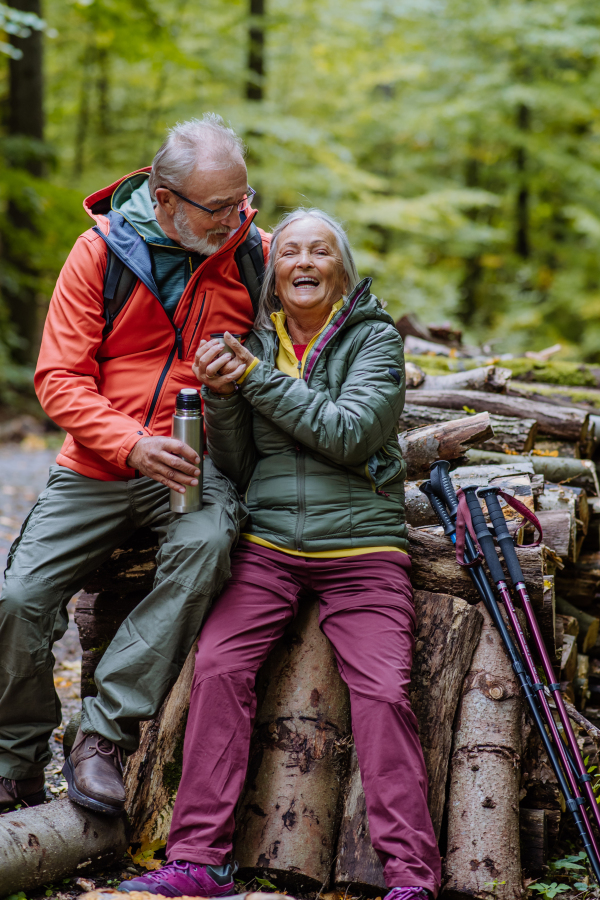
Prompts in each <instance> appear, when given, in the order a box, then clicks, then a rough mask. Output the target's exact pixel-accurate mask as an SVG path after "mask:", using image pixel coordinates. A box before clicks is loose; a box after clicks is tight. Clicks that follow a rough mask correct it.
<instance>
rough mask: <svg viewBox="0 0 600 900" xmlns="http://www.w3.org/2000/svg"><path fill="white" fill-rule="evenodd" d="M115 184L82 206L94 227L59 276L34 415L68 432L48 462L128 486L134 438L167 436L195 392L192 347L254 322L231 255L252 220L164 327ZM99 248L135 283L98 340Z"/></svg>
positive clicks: (201, 274)
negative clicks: (183, 398)
mask: <svg viewBox="0 0 600 900" xmlns="http://www.w3.org/2000/svg"><path fill="white" fill-rule="evenodd" d="M142 171H149V169H144V170H142ZM126 177H130V176H126ZM123 180H124V179H121V180H120V181H118V182H115V184H112V185H110V187H107V188H104V189H103V190H101V191H98V192H97V193H95V194H92V196H91V197H88V198H87V199H86V200H85V202H84V209H85V210H86V212H87V213H88V214H89V215H90V216H91V217H92V218H93V219H95V221H96V223H97V224H96V226H95V227H93V228H91V229H90V230H89V231H86V232H85V233H84V234H82V235H81V236H80V237H79V238H78V239H77V241H76V243H75V246H74V247H73V250H72V251H71V253H70V254H69V256H68V258H67V261H66V262H65V265H64V266H63V269H62V271H61V273H60V276H59V278H58V281H57V283H56V288H55V290H54V294H53V296H52V300H51V303H50V308H49V310H48V316H47V318H46V324H45V327H44V334H43V338H42V346H41V349H40V355H39V359H38V364H37V369H36V373H35V389H36V392H37V395H38V398H39V401H40V403H41V405H42V407H43V409H44V410H45V412H46V413H47V414H48V415H49V416H50V418H51V419H53V421H54V422H56V424H57V425H59V426H60V427H61V428H64V429H65V431H67V433H68V434H67V437H66V439H65V442H64V444H63V446H62V448H61V451H60V453H59V454H58V457H57V459H56V461H57V463H59V464H60V465H62V466H66V467H67V468H69V469H73V470H74V471H75V472H79V473H80V474H81V475H86V476H87V477H88V478H96V479H100V480H101V481H115V480H125V479H128V478H133V477H134V475H135V472H134V470H133V469H131V468H130V467H128V466H127V458H128V456H129V454H130V453H131V450H132V448H133V447H134V445H135V444H136V443H137V441H138V440H139V439H140V437H143V436H145V435H170V434H171V416H172V414H173V410H174V407H175V397H176V395H177V392H178V391H179V390H181V388H183V387H196V388H197V387H199V384H198V382H197V381H196V378H195V376H194V374H193V372H192V362H193V360H194V355H195V352H196V349H197V347H198V343H199V341H200V340H201V338H205V339H207V340H208V337H209V335H210V334H211V333H216V332H223V331H231V332H233V333H236V334H246V333H248V332H249V331H250V329H251V328H252V324H253V320H254V313H253V309H252V302H251V299H250V295H249V293H248V291H247V290H246V288H245V287H244V285H243V284H242V283H241V281H240V275H239V271H238V267H237V264H236V261H235V259H234V253H235V251H236V249H237V248H238V247H239V246H240V244H241V243H242V242H243V241H244V239H245V238H246V236H247V232H248V230H249V228H250V223H251V222H252V219H253V218H254V216H255V215H256V211H255V210H253V211H252V212H251V213H250V214H249V215H248V217H247V218H246V220H245V221H244V222H243V223H242V225H241V227H240V228H239V229H238V231H236V233H235V234H233V235H232V236H231V237H230V238H229V240H228V241H227V243H226V244H225V245H224V246H223V247H222V248H221V249H220V250H218V251H217V252H216V253H214V254H213V255H212V256H209V257H208V258H207V259H206V260H204V262H202V263H201V265H200V266H198V268H197V269H196V271H195V272H194V273H193V275H192V276H191V277H190V280H189V282H188V284H187V286H186V288H185V290H184V291H183V294H182V295H181V298H180V300H179V303H178V305H177V308H176V310H175V313H174V314H173V319H172V320H171V319H170V318H169V316H168V315H167V313H166V312H165V310H164V308H163V306H162V304H161V302H160V300H159V299H158V296H157V292H156V286H155V283H154V278H153V276H152V268H151V262H150V251H149V249H148V247H147V245H146V244H145V242H144V240H143V239H142V238H141V237H140V236H139V235H138V234H137V233H136V232H135V229H134V228H133V226H131V225H130V224H129V223H128V222H126V220H125V219H123V217H122V216H120V215H119V214H118V213H116V212H114V211H113V210H111V204H110V199H111V197H112V194H113V193H114V191H115V190H116V189H117V187H118V186H119V184H121V182H122V181H123ZM261 238H262V244H263V253H264V256H265V259H266V258H267V256H268V246H269V240H270V237H269V235H266V234H265V233H264V232H261ZM107 245H108V246H110V248H111V251H112V252H114V253H115V254H116V255H117V256H119V258H120V259H122V260H123V262H125V263H126V264H127V265H128V266H129V268H131V269H132V270H133V271H134V273H135V274H136V275H137V276H138V279H139V280H138V281H137V283H136V285H135V287H134V289H133V293H132V295H131V297H130V298H129V300H128V301H127V303H126V304H125V306H124V308H123V309H122V310H121V311H120V312H119V314H118V315H117V317H116V318H115V320H114V326H113V328H112V330H111V331H110V333H109V334H107V335H106V337H103V333H102V332H103V328H104V326H105V325H106V322H105V318H104V297H103V292H104V273H105V270H106V264H107V256H108V251H107Z"/></svg>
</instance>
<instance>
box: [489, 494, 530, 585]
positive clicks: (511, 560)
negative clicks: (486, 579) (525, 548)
mask: <svg viewBox="0 0 600 900" xmlns="http://www.w3.org/2000/svg"><path fill="white" fill-rule="evenodd" d="M499 491H500V488H497V487H486V488H481V489H480V490H479V496H480V497H483V499H484V500H485V503H486V506H487V508H488V512H489V514H490V519H491V521H492V525H493V526H494V531H495V532H496V540H497V541H498V543H499V544H500V547H501V549H502V555H503V556H504V561H505V563H506V567H507V569H508V574H509V575H510V578H511V581H512V583H513V584H518V583H519V582H522V581H523V580H524V579H523V572H522V569H521V564H520V562H519V559H518V557H517V551H516V550H515V545H514V543H513V539H512V538H511V536H510V533H509V531H508V527H507V525H506V519H505V518H504V513H503V512H502V509H501V507H500V502H499V500H498V493H499Z"/></svg>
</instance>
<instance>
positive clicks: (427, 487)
mask: <svg viewBox="0 0 600 900" xmlns="http://www.w3.org/2000/svg"><path fill="white" fill-rule="evenodd" d="M430 468H431V475H432V479H431V482H425V483H424V484H423V485H421V487H420V489H421V491H422V492H423V493H424V494H425V495H426V496H427V497H428V499H429V502H430V503H431V506H432V508H433V510H434V512H435V513H436V515H437V516H438V518H439V519H440V522H441V524H442V525H443V526H444V531H445V533H446V535H447V536H448V537H450V539H451V540H452V542H453V543H456V528H455V525H454V521H455V520H456V516H457V513H458V498H457V496H456V492H455V490H454V486H453V484H452V482H451V480H450V477H449V474H448V469H449V466H448V463H447V462H446V461H445V460H438V461H437V462H436V463H433V464H432V466H431V467H430ZM434 486H435V487H434ZM436 501H437V502H436ZM444 504H445V505H444ZM446 506H447V507H448V511H446ZM486 530H487V526H486ZM465 546H466V554H465V558H466V557H468V558H466V562H467V564H469V563H471V567H470V568H469V575H470V576H471V578H472V580H473V582H474V584H475V586H476V588H477V591H478V593H479V594H480V596H481V598H482V600H483V602H484V604H485V606H486V609H487V610H488V612H489V613H490V616H491V618H492V621H493V623H494V625H495V626H496V629H497V630H498V632H499V634H500V636H501V638H502V642H503V644H504V646H505V649H506V651H507V654H508V656H509V659H510V662H511V665H512V668H513V671H514V673H515V675H516V677H517V679H518V681H519V685H520V687H521V689H522V691H523V694H524V696H525V699H526V701H527V705H528V707H529V710H530V713H531V716H532V718H533V721H534V723H535V725H536V728H537V730H538V732H539V734H540V738H541V740H542V743H543V745H544V749H545V751H546V754H547V756H548V760H549V762H550V764H551V766H552V768H553V770H554V772H555V774H556V777H557V780H558V784H559V788H560V790H561V792H562V793H563V796H564V797H565V801H566V804H567V807H568V809H569V810H570V812H571V813H572V815H573V819H574V821H575V825H576V827H577V831H578V832H579V835H580V837H581V839H582V843H583V845H584V847H585V849H586V852H587V854H588V858H589V860H590V864H591V866H592V869H593V871H594V875H595V877H596V880H597V881H598V883H599V884H600V861H599V858H598V853H597V849H596V842H595V840H594V838H593V835H592V833H591V826H590V824H589V822H588V820H587V816H585V814H583V815H582V811H581V810H580V809H579V806H580V805H581V803H582V802H583V798H581V797H578V798H577V799H575V798H574V797H573V795H572V792H571V789H570V785H569V783H568V782H567V779H566V777H565V774H564V772H563V766H564V768H565V770H566V771H569V772H570V770H571V766H570V764H569V760H568V759H567V758H566V752H565V748H564V743H563V741H562V740H561V738H560V735H559V734H558V730H557V728H556V723H555V722H554V717H553V716H552V713H551V710H550V709H549V707H548V705H547V704H546V710H547V719H548V727H549V728H550V730H551V732H553V736H554V740H555V743H553V742H552V740H551V739H550V736H549V735H548V732H547V731H546V728H545V727H544V721H543V719H542V715H541V712H540V707H539V706H538V698H537V696H536V694H538V695H539V690H540V688H541V687H543V686H542V685H538V684H537V683H536V682H537V678H535V677H534V683H533V684H532V681H531V679H530V677H529V676H528V675H527V672H526V670H525V666H524V665H523V662H522V659H521V656H520V654H519V652H518V650H517V648H516V647H515V645H514V642H513V640H512V638H511V636H510V633H509V632H508V629H507V627H506V623H505V622H504V619H503V617H502V614H501V613H500V609H499V607H498V602H497V600H496V597H495V595H494V592H493V590H492V588H491V586H490V584H489V582H488V580H487V576H486V575H485V572H484V571H483V569H482V568H481V565H473V564H474V563H475V564H477V562H478V556H479V554H478V551H477V549H476V546H475V542H474V541H473V539H472V537H471V535H470V534H469V531H468V530H467V531H466V533H465ZM494 555H496V552H495V550H494ZM515 618H516V617H515ZM516 622H517V625H518V618H517V619H516ZM519 630H520V626H519ZM534 684H535V689H534ZM544 699H545V697H544ZM546 710H544V711H545V712H546ZM555 747H556V749H555ZM557 751H558V752H557ZM561 763H562V765H561ZM575 793H578V792H577V791H575ZM578 801H579V802H578Z"/></svg>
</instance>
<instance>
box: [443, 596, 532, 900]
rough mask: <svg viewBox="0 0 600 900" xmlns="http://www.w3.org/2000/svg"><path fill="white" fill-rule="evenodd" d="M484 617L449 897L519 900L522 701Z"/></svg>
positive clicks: (456, 809)
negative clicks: (519, 766) (491, 897)
mask: <svg viewBox="0 0 600 900" xmlns="http://www.w3.org/2000/svg"><path fill="white" fill-rule="evenodd" d="M480 609H481V612H482V615H483V619H484V621H483V628H482V632H481V639H480V641H479V645H478V647H477V650H476V651H475V654H474V656H473V661H472V663H471V668H470V670H469V673H468V674H467V677H466V678H465V682H464V684H463V689H462V695H461V699H460V705H459V711H458V727H457V730H456V733H455V735H454V744H453V749H452V761H451V772H450V797H449V801H448V852H447V856H446V885H445V891H444V896H445V897H448V898H450V900H458V898H461V900H462V898H471V897H478V898H479V897H480V898H486V897H489V896H490V893H493V896H494V897H496V898H498V900H520V898H521V896H522V885H521V863H520V846H519V777H518V776H519V768H518V765H519V757H520V753H521V730H520V729H521V697H520V694H519V688H518V684H517V681H516V678H515V676H514V674H513V672H512V669H511V666H510V663H509V660H508V656H507V654H506V652H505V650H504V647H503V645H502V641H501V640H500V636H499V634H498V632H497V630H496V629H495V628H494V627H493V625H492V622H491V619H490V617H489V615H488V613H487V612H486V611H485V609H484V608H483V604H481V606H480ZM490 885H493V887H491V886H490Z"/></svg>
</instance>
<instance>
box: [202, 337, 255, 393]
mask: <svg viewBox="0 0 600 900" xmlns="http://www.w3.org/2000/svg"><path fill="white" fill-rule="evenodd" d="M226 336H227V337H229V338H230V339H231V340H232V341H233V342H234V343H235V344H238V341H236V339H235V338H232V337H231V335H230V334H229V332H226ZM238 346H239V347H241V349H242V350H243V349H244V348H243V347H242V345H241V344H238ZM248 355H249V356H250V358H251V359H254V357H253V356H252V354H248ZM247 365H248V364H247V363H246V362H241V361H240V360H239V359H238V355H237V352H236V353H223V345H222V344H221V342H220V341H218V340H212V341H200V345H199V347H198V350H197V351H196V358H195V359H194V364H193V366H192V371H193V373H194V375H195V376H196V378H197V379H198V381H199V382H200V383H201V384H205V385H206V386H207V387H208V388H209V389H210V390H211V391H214V393H215V394H232V393H233V392H234V390H235V382H236V381H237V379H238V378H240V377H241V376H242V375H243V374H244V372H245V371H246V366H247Z"/></svg>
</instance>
